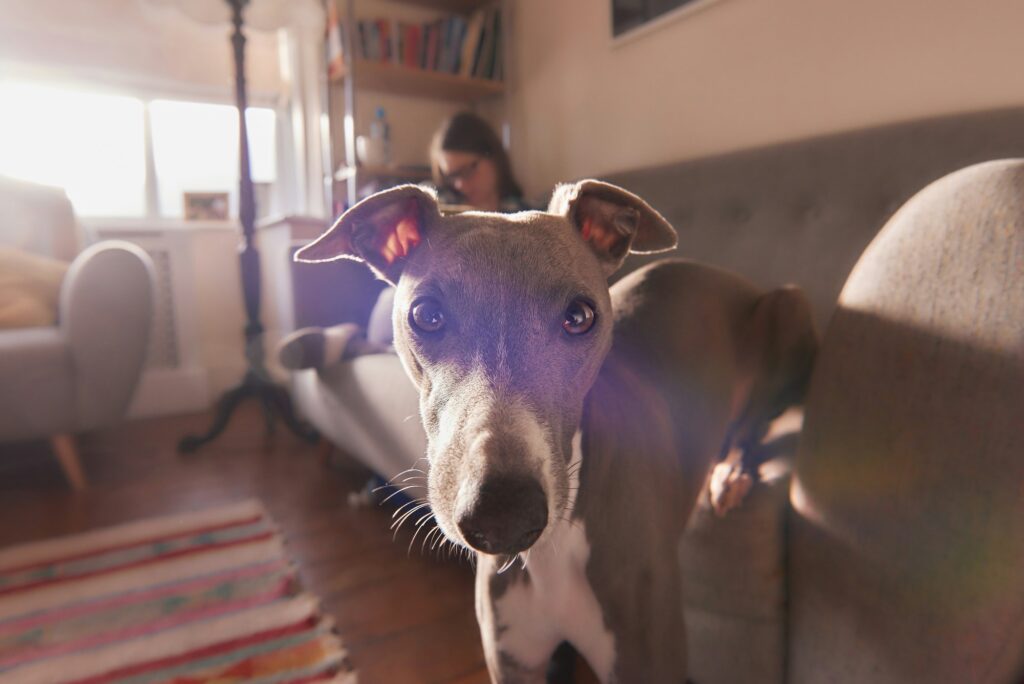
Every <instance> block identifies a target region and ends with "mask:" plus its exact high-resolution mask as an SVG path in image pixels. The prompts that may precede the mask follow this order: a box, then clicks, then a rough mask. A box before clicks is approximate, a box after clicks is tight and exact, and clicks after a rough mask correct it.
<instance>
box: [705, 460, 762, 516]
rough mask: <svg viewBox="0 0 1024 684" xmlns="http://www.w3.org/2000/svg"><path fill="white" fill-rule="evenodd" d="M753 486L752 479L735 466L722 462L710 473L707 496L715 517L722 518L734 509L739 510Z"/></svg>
mask: <svg viewBox="0 0 1024 684" xmlns="http://www.w3.org/2000/svg"><path fill="white" fill-rule="evenodd" d="M753 486H754V478H752V477H751V476H750V474H749V473H747V472H744V470H743V469H742V468H741V467H740V466H739V465H736V464H732V463H726V462H722V463H719V464H718V465H716V466H715V468H714V470H712V471H711V482H710V484H709V485H708V496H709V497H710V499H711V508H713V509H714V511H715V515H717V516H718V517H720V518H721V517H724V516H725V514H726V513H728V512H729V511H731V510H732V509H734V508H739V506H740V504H741V503H743V499H744V498H746V496H747V494H748V493H749V492H750V489H751V487H753Z"/></svg>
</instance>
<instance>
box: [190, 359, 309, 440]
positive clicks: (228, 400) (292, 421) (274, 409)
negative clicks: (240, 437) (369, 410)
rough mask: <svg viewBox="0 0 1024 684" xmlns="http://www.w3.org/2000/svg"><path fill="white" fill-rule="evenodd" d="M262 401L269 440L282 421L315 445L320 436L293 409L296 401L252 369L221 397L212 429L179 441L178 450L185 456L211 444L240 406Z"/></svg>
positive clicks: (292, 430)
mask: <svg viewBox="0 0 1024 684" xmlns="http://www.w3.org/2000/svg"><path fill="white" fill-rule="evenodd" d="M249 398H252V399H258V400H259V402H260V406H262V408H263V420H264V424H265V425H266V434H267V436H268V437H273V435H274V422H275V419H276V418H280V419H281V421H282V422H283V423H284V424H285V427H287V428H288V429H289V430H290V431H291V432H292V434H294V435H295V436H296V437H298V438H299V439H301V440H303V441H306V442H309V443H310V444H313V443H315V442H316V441H317V440H318V439H320V435H319V434H317V431H316V430H314V429H313V428H312V427H311V426H309V425H307V424H305V423H303V422H302V421H300V420H299V419H298V417H297V416H296V415H295V412H294V411H293V410H292V402H291V399H290V398H289V396H288V393H287V392H286V391H285V390H284V388H282V387H281V386H279V385H276V384H274V383H273V382H271V381H269V380H267V379H266V378H265V377H263V376H262V375H259V374H257V373H255V372H253V371H252V370H251V369H250V370H248V371H247V372H246V374H245V378H243V379H242V382H241V383H240V384H239V385H238V386H237V387H234V388H233V389H230V390H228V391H227V392H225V393H224V395H223V396H222V397H221V398H220V401H219V402H218V404H217V415H216V416H215V417H214V419H213V424H212V425H210V429H209V430H207V431H206V432H205V433H204V434H202V435H187V436H185V437H183V438H182V439H181V441H180V442H178V451H179V452H181V453H192V452H193V451H195V450H196V449H198V448H199V447H201V446H203V445H204V444H206V443H207V442H211V441H213V440H214V439H216V438H217V436H218V435H220V433H221V432H223V431H224V428H225V427H227V424H228V421H229V420H231V415H232V414H233V413H234V412H235V409H236V408H238V405H239V404H241V403H242V401H244V400H245V399H249Z"/></svg>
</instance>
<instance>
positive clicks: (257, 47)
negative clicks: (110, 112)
mask: <svg viewBox="0 0 1024 684" xmlns="http://www.w3.org/2000/svg"><path fill="white" fill-rule="evenodd" d="M212 1H214V2H220V1H222V0H212ZM229 30H230V29H229V27H227V26H225V27H216V26H204V25H200V24H197V23H195V22H192V21H190V20H189V19H188V18H187V17H185V16H183V15H182V14H180V13H179V12H178V11H177V10H174V9H173V8H164V7H159V8H157V7H151V6H149V5H147V4H146V3H145V1H144V0H70V1H69V0H0V68H3V69H11V68H18V67H28V68H30V69H31V70H33V71H35V72H44V71H48V72H51V73H50V74H48V75H51V76H55V77H58V78H60V77H65V78H67V77H74V78H80V79H88V80H92V81H101V82H103V83H104V84H106V85H107V86H109V87H117V86H122V87H126V88H137V87H143V88H152V89H159V90H163V91H164V93H165V94H170V92H169V91H174V90H176V89H180V90H184V91H186V92H191V93H195V92H196V91H199V92H207V93H209V94H210V95H211V96H212V95H223V96H226V97H228V98H231V99H232V100H233V98H234V82H235V80H234V66H233V63H232V58H231V48H230V44H229V43H228V33H229ZM246 70H247V74H246V75H247V78H248V81H249V89H250V93H253V94H264V95H276V94H277V93H278V92H280V87H281V86H280V75H279V73H280V70H279V65H278V56H277V35H276V33H269V32H259V31H250V32H249V35H248V41H247V43H246Z"/></svg>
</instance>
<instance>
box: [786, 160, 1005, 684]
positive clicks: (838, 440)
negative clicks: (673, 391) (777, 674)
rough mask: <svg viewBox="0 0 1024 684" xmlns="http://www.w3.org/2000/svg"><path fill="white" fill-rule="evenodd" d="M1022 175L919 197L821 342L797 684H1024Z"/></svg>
mask: <svg viewBox="0 0 1024 684" xmlns="http://www.w3.org/2000/svg"><path fill="white" fill-rule="evenodd" d="M1022 483H1024V162H1022V161H1001V162H990V163H986V164H981V165H977V166H973V167H970V168H967V169H964V170H962V171H959V172H956V173H954V174H951V175H949V176H947V177H945V178H943V179H941V180H939V181H937V182H935V183H933V184H932V185H930V186H929V187H928V188H926V189H925V190H923V191H921V192H920V193H919V194H918V195H916V196H915V197H914V198H913V199H912V200H911V201H910V202H909V203H907V204H906V205H905V206H904V207H903V208H902V209H901V210H900V211H899V212H898V213H897V214H896V215H895V216H894V217H893V219H892V220H891V221H890V222H889V224H888V225H887V226H886V227H885V228H884V229H883V231H882V232H881V233H880V234H879V236H878V237H877V238H876V239H875V241H874V242H873V243H872V244H871V245H870V247H869V248H868V249H867V251H866V252H865V253H864V255H863V257H862V258H861V260H860V262H859V263H858V264H857V266H856V268H855V269H854V271H853V273H852V274H851V276H850V278H849V280H848V282H847V283H846V286H845V288H844V290H843V293H842V296H841V297H840V300H839V306H838V308H837V310H836V313H835V315H834V316H833V319H832V323H831V325H830V326H829V328H828V330H827V332H826V334H825V337H824V341H823V343H822V347H821V353H820V355H819V357H818V363H817V367H816V369H815V373H814V377H813V379H812V382H811V389H810V393H809V397H808V400H807V417H806V422H805V425H804V433H803V436H802V441H801V445H800V451H799V454H798V458H797V464H796V469H795V474H794V485H793V490H792V493H791V498H792V503H793V510H794V512H795V515H794V516H793V520H792V524H791V534H790V536H789V543H790V556H789V568H790V569H789V592H790V601H791V603H790V618H791V619H790V623H789V634H790V637H789V644H788V647H789V652H788V667H789V680H790V681H792V682H795V683H796V684H803V683H805V682H806V683H809V684H810V683H817V682H837V683H843V682H850V683H851V684H852V683H854V682H856V683H860V682H873V683H874V684H886V683H888V682H893V683H895V682H930V683H932V684H938V683H941V682H950V683H953V682H957V683H959V682H1009V681H1019V678H1020V677H1021V675H1022V674H1024V650H1022V649H1021V644H1024V491H1022V489H1021V486H1022Z"/></svg>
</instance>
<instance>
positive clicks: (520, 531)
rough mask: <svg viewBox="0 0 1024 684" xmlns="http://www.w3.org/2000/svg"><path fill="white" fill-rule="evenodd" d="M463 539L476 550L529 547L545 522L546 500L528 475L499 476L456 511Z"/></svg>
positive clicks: (496, 551)
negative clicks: (467, 503) (468, 503)
mask: <svg viewBox="0 0 1024 684" xmlns="http://www.w3.org/2000/svg"><path fill="white" fill-rule="evenodd" d="M456 523H457V524H458V526H459V531H460V532H462V537H463V539H465V540H466V543H467V544H469V545H470V546H472V547H473V548H474V549H476V550H477V551H483V552H484V553H493V554H512V553H519V552H520V551H525V550H526V549H528V548H530V547H531V546H532V545H533V543H534V542H535V541H537V538H538V537H540V535H541V533H542V532H543V531H544V527H545V526H546V525H547V524H548V502H547V497H545V496H544V490H543V489H541V486H540V484H539V483H538V482H537V481H536V480H534V479H533V478H529V477H514V476H507V475H505V476H498V477H491V478H488V479H487V480H485V481H484V483H483V485H482V486H481V487H480V491H479V494H478V495H477V497H476V498H475V499H474V500H473V501H472V503H471V504H470V505H468V506H466V507H465V509H464V510H462V511H459V512H458V513H457V514H456Z"/></svg>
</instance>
